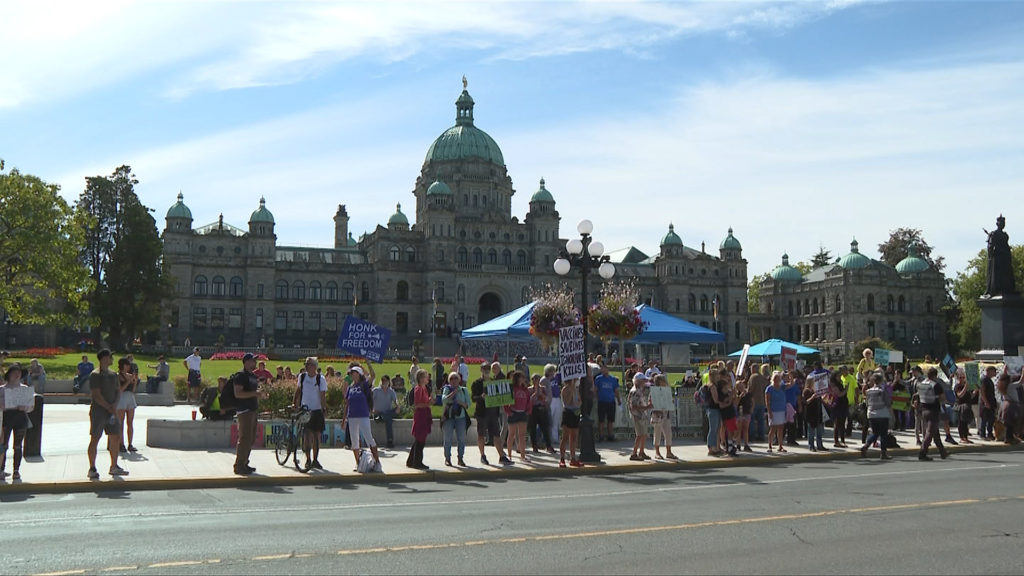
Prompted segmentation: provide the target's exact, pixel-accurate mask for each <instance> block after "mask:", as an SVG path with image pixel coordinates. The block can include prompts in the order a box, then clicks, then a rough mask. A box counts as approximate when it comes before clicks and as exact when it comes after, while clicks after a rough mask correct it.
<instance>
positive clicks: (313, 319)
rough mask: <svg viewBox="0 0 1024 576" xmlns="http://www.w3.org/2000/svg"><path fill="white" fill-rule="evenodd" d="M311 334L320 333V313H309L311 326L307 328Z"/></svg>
mask: <svg viewBox="0 0 1024 576" xmlns="http://www.w3.org/2000/svg"><path fill="white" fill-rule="evenodd" d="M306 327H307V328H308V329H309V331H310V332H319V331H320V313H319V312H310V313H309V324H308V325H307V326H306Z"/></svg>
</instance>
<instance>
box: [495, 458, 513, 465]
mask: <svg viewBox="0 0 1024 576" xmlns="http://www.w3.org/2000/svg"><path fill="white" fill-rule="evenodd" d="M498 464H501V465H502V466H511V465H512V460H511V459H509V458H506V457H504V456H502V457H501V459H500V460H498Z"/></svg>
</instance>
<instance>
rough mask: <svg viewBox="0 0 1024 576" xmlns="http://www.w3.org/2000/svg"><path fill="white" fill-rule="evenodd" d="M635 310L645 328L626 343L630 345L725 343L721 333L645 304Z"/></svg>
mask: <svg viewBox="0 0 1024 576" xmlns="http://www.w3.org/2000/svg"><path fill="white" fill-rule="evenodd" d="M636 309H637V311H638V312H640V319H641V320H643V321H644V322H646V326H645V327H644V331H643V332H641V333H640V334H639V335H638V336H637V337H636V338H633V339H631V340H627V341H626V342H628V343H630V344H674V343H696V344H710V343H715V342H725V335H724V334H722V333H721V332H715V331H714V330H711V329H708V328H704V327H702V326H698V325H696V324H694V323H693V322H687V321H686V320H683V319H682V318H677V317H675V316H673V315H671V314H669V313H668V312H662V311H661V310H658V309H657V308H654V307H652V306H648V305H647V304H641V305H639V306H637V307H636Z"/></svg>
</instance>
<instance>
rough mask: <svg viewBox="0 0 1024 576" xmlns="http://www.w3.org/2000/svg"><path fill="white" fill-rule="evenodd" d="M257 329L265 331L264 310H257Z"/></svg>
mask: <svg viewBox="0 0 1024 576" xmlns="http://www.w3.org/2000/svg"><path fill="white" fill-rule="evenodd" d="M256 328H257V329H258V330H262V329H263V308H257V309H256Z"/></svg>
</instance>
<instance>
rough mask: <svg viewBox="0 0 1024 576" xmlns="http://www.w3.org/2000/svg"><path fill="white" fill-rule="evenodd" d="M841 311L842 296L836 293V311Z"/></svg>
mask: <svg viewBox="0 0 1024 576" xmlns="http://www.w3.org/2000/svg"><path fill="white" fill-rule="evenodd" d="M842 311H843V297H842V296H840V295H839V294H836V312H842Z"/></svg>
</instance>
